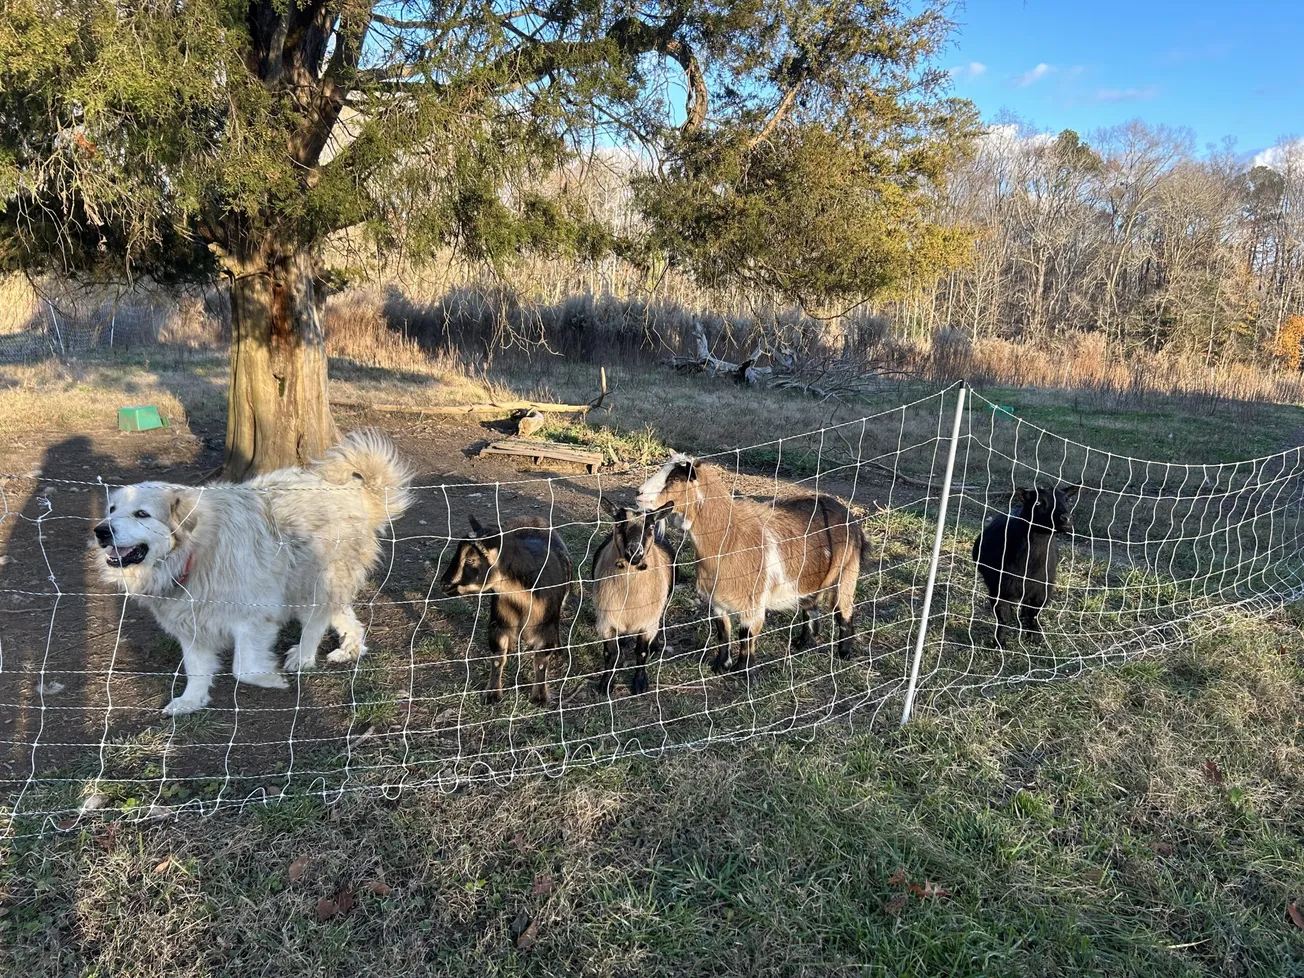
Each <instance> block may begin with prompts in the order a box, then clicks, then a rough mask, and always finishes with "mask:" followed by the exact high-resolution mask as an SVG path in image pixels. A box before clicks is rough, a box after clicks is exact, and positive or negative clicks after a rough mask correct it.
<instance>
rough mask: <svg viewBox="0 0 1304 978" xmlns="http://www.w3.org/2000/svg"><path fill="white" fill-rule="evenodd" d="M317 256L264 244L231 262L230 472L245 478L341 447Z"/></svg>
mask: <svg viewBox="0 0 1304 978" xmlns="http://www.w3.org/2000/svg"><path fill="white" fill-rule="evenodd" d="M315 269H316V262H315V261H314V259H313V256H312V255H311V254H309V253H307V252H305V251H302V250H295V249H292V248H286V249H270V248H269V249H264V250H263V251H261V252H260V253H259V254H258V256H257V257H254V258H251V259H249V260H245V261H239V262H229V263H228V272H229V274H230V275H231V388H230V392H229V394H228V400H227V419H226V460H225V462H224V464H223V469H222V475H223V477H224V478H226V479H231V480H236V481H238V480H242V479H246V478H248V477H250V476H253V475H257V474H259V473H262V472H270V471H271V470H273V469H279V468H284V467H286V466H292V465H304V464H306V463H307V462H310V461H312V460H313V459H315V458H319V457H320V456H321V454H322V453H323V452H324V451H325V450H326V449H327V448H329V447H330V446H331V445H333V444H334V443H335V442H336V440H337V438H338V432H337V430H336V428H335V422H334V419H333V418H332V417H331V412H330V403H329V400H328V392H327V382H326V340H325V335H324V333H323V327H322V314H323V312H324V309H323V307H322V303H321V302H319V300H318V295H317V289H316V286H315V283H314V274H313V273H314V271H315Z"/></svg>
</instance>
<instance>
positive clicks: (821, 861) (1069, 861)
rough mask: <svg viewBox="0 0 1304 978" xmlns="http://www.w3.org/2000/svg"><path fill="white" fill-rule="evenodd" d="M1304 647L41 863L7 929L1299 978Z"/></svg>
mask: <svg viewBox="0 0 1304 978" xmlns="http://www.w3.org/2000/svg"><path fill="white" fill-rule="evenodd" d="M1283 639H1284V640H1285V642H1286V646H1287V647H1286V649H1285V650H1284V651H1280V650H1279V645H1280V644H1281V643H1282V641H1283ZM1302 654H1304V644H1302V643H1301V641H1300V639H1299V637H1298V634H1297V633H1296V632H1295V630H1294V629H1293V628H1289V627H1281V626H1275V625H1272V624H1250V625H1246V626H1243V627H1241V628H1238V629H1237V630H1235V631H1234V632H1233V633H1231V634H1230V635H1229V636H1228V637H1226V638H1222V639H1218V640H1216V641H1215V640H1211V641H1206V642H1198V643H1196V644H1195V645H1194V646H1192V647H1189V648H1186V649H1182V650H1175V651H1174V652H1172V653H1171V654H1170V655H1169V656H1168V657H1167V658H1165V659H1161V660H1158V661H1156V662H1152V663H1147V664H1146V665H1145V666H1144V667H1141V668H1132V667H1125V668H1121V669H1115V670H1110V671H1102V672H1097V673H1094V674H1091V675H1089V676H1087V677H1086V678H1084V679H1082V680H1080V681H1078V682H1074V683H1068V684H1060V685H1055V686H1052V687H1046V688H1042V689H1039V690H1036V691H1026V692H1020V693H1016V694H1010V695H1005V696H1001V697H998V698H997V699H995V700H991V701H981V702H978V703H976V704H973V705H970V706H968V707H966V708H963V709H955V710H951V711H948V712H947V713H944V714H933V713H924V714H921V715H919V716H918V717H917V719H916V721H915V722H913V723H912V724H911V725H910V726H908V727H906V728H904V729H896V728H891V727H887V726H884V727H883V729H881V730H879V731H877V732H874V733H848V732H847V731H846V730H845V729H841V728H830V729H826V730H823V731H821V732H820V733H819V734H818V735H817V736H816V737H815V738H814V739H813V740H811V741H810V742H809V743H806V742H801V741H780V742H777V743H770V742H764V741H762V742H756V743H751V744H745V745H740V746H735V747H728V748H718V749H712V750H707V751H704V752H700V753H686V754H671V755H667V756H664V757H661V758H657V759H648V760H645V761H629V762H622V763H618V764H615V765H611V766H600V767H593V768H580V769H576V770H574V771H572V772H571V773H570V774H568V775H567V776H566V777H565V778H562V779H560V780H555V781H554V780H536V779H523V780H521V781H518V782H516V783H514V784H513V785H511V786H509V787H506V788H495V787H474V788H471V789H469V790H464V791H462V792H458V793H455V794H452V795H447V794H443V793H440V792H437V791H433V792H412V793H409V794H408V795H406V796H405V797H404V798H403V799H401V800H400V801H399V802H398V803H389V802H384V801H381V800H372V799H368V798H365V797H356V796H349V797H346V798H345V800H344V801H343V802H341V803H340V804H338V805H336V806H333V807H329V808H328V807H325V806H323V805H322V804H321V802H320V801H312V800H311V799H310V798H304V797H299V798H296V799H292V800H286V801H284V802H281V803H280V804H276V805H272V806H269V807H267V808H265V809H261V808H260V809H257V810H256V812H249V813H246V814H244V815H236V814H222V815H218V816H216V817H214V818H212V819H208V820H202V819H199V818H197V817H194V816H190V817H188V818H186V819H184V820H183V821H181V822H179V823H177V824H175V825H159V826H142V825H132V824H129V823H123V824H120V825H119V826H118V827H117V828H116V829H113V828H109V827H104V828H100V829H98V830H95V831H90V830H86V831H83V832H81V833H80V834H76V835H70V836H63V837H58V838H49V839H45V840H42V841H38V842H32V841H25V840H19V841H17V842H14V843H12V844H11V849H10V850H9V852H8V853H7V854H6V857H5V861H4V863H3V868H2V869H0V872H2V873H3V878H0V887H3V892H4V904H3V907H4V910H5V913H4V915H3V917H0V935H3V937H2V939H3V942H4V944H5V945H6V946H7V947H8V948H9V949H10V951H9V952H8V953H9V954H10V955H11V957H10V960H11V962H12V964H11V967H12V969H13V971H12V973H14V974H30V975H43V974H60V975H63V974H122V973H130V974H142V975H154V974H159V975H161V974H169V975H171V974H177V975H209V974H235V975H239V974H255V973H256V974H266V975H281V974H284V975H291V974H295V975H297V974H335V973H348V974H358V975H381V974H399V973H403V974H414V973H441V974H449V975H462V974H465V975H515V974H595V975H597V974H602V975H606V974H639V975H680V974H708V973H709V974H749V975H793V974H811V975H816V974H846V975H860V974H903V975H904V974H912V975H939V974H1000V975H1012V974H1019V975H1067V974H1103V975H1120V976H1122V975H1141V974H1144V975H1174V976H1177V975H1198V974H1210V975H1212V974H1218V975H1223V974H1239V975H1264V976H1268V975H1272V976H1282V975H1298V974H1301V973H1304V964H1301V962H1304V931H1301V930H1300V929H1298V928H1297V927H1296V926H1295V925H1294V924H1293V923H1291V921H1290V920H1289V919H1288V916H1287V909H1288V906H1289V905H1290V903H1291V902H1292V901H1304V866H1302V865H1301V862H1300V860H1299V852H1300V851H1301V846H1302V845H1304V829H1301V825H1300V821H1299V818H1298V813H1299V811H1300V807H1299V806H1300V804H1301V803H1302V802H1304V780H1302V776H1301V772H1302V771H1304V764H1301V761H1304V748H1302V746H1301V742H1300V734H1299V729H1298V716H1299V715H1300V712H1301V708H1302V707H1304V703H1302V702H1301V694H1300V689H1301V681H1304V669H1301V656H1302ZM1210 762H1212V766H1210ZM301 857H306V866H305V868H304V869H303V873H302V876H301V878H299V879H297V880H292V879H291V878H290V867H291V865H292V864H293V863H295V861H296V860H298V859H300V858H301ZM373 881H383V882H384V884H385V886H384V887H379V886H373V887H372V888H371V889H367V888H366V887H367V886H368V884H372V883H373ZM386 887H388V888H392V889H391V891H390V892H384V891H385V889H386ZM350 888H352V889H355V890H357V891H358V892H357V901H358V903H357V906H356V907H354V908H353V909H351V910H350V911H349V912H348V913H347V914H344V915H341V916H339V917H336V918H333V919H330V920H327V921H324V922H322V921H318V919H317V914H316V911H315V907H316V904H317V901H318V900H319V899H322V898H326V897H331V896H333V895H334V894H336V893H337V892H338V891H339V890H341V889H350ZM375 891H381V892H375ZM921 891H922V892H921ZM521 915H525V916H526V917H528V918H529V919H530V920H532V921H534V922H535V925H536V933H537V943H535V944H534V945H533V946H532V947H530V948H528V949H520V948H517V947H516V946H515V945H514V942H513V940H512V938H511V930H512V927H513V924H514V923H516V922H517V921H518V918H520V917H521Z"/></svg>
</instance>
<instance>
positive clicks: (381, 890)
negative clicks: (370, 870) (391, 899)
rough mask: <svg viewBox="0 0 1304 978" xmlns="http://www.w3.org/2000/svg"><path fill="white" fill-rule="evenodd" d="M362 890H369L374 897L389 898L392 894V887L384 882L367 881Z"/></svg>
mask: <svg viewBox="0 0 1304 978" xmlns="http://www.w3.org/2000/svg"><path fill="white" fill-rule="evenodd" d="M362 888H363V889H364V890H370V891H371V892H372V893H374V894H376V896H389V895H390V894H391V893H393V892H394V887H392V886H390V885H389V884H388V883H386V882H385V881H384V880H368V881H367V882H366V883H363V884H362Z"/></svg>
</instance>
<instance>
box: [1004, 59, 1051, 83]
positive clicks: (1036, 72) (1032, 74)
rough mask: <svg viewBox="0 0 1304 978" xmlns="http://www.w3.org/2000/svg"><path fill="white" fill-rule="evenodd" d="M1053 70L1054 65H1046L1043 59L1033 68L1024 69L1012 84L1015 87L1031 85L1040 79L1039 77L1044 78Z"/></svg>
mask: <svg viewBox="0 0 1304 978" xmlns="http://www.w3.org/2000/svg"><path fill="white" fill-rule="evenodd" d="M1054 70H1055V66H1054V65H1048V64H1046V62H1044V61H1043V62H1042V63H1041V64H1039V65H1037V67H1035V68H1033V69H1032V70H1031V71H1025V72H1024V73H1023V74H1022V75H1020V76H1019V77H1018V78H1017V79H1016V80H1015V82H1014V84H1015V86H1016V87H1017V88H1026V87H1027V86H1029V85H1031V84H1032V83H1033V82H1035V81H1041V79H1043V78H1045V77H1046V76H1047V75H1049V74H1050V73H1051V72H1052V71H1054Z"/></svg>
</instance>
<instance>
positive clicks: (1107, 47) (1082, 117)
mask: <svg viewBox="0 0 1304 978" xmlns="http://www.w3.org/2000/svg"><path fill="white" fill-rule="evenodd" d="M955 19H956V20H957V21H959V24H960V26H959V28H958V31H957V33H956V35H955V38H954V42H955V43H954V44H953V46H952V48H951V50H950V51H949V52H948V53H947V60H946V61H945V62H944V63H945V64H946V66H947V67H954V72H953V74H954V78H955V94H956V95H960V96H963V97H965V98H968V99H972V100H973V101H974V102H975V103H976V104H977V106H978V108H979V109H980V111H981V112H982V114H983V117H984V118H985V119H988V120H993V119H995V117H996V115H997V113H999V112H1000V111H1001V110H1002V109H1008V110H1010V111H1012V112H1014V113H1015V114H1016V115H1017V116H1018V117H1019V118H1020V119H1021V120H1023V121H1025V122H1029V123H1031V124H1033V125H1034V126H1035V127H1036V128H1038V129H1042V130H1050V131H1054V132H1058V131H1059V130H1061V129H1066V128H1068V129H1076V130H1077V131H1078V132H1079V133H1082V134H1083V135H1085V134H1087V133H1089V132H1090V131H1091V130H1092V129H1095V128H1097V127H1100V126H1111V125H1116V124H1118V123H1122V122H1127V121H1128V120H1129V119H1135V118H1140V119H1143V120H1144V121H1146V122H1149V123H1165V124H1167V125H1172V126H1188V127H1190V128H1191V129H1192V130H1194V132H1195V136H1196V144H1197V147H1198V148H1199V149H1200V150H1203V149H1204V147H1205V145H1206V144H1207V143H1220V142H1221V140H1222V138H1223V137H1224V136H1234V137H1236V149H1237V151H1238V152H1239V153H1241V154H1243V155H1245V156H1253V155H1254V154H1256V153H1258V152H1260V151H1262V150H1263V149H1265V148H1267V147H1269V146H1271V145H1273V144H1275V143H1277V142H1278V141H1279V140H1280V139H1281V138H1282V137H1304V0H1242V2H1239V3H1228V2H1226V0H1186V2H1184V3H1178V2H1173V0H1130V2H1119V0H1094V2H1091V3H1084V2H1080V0H967V2H965V3H964V4H963V6H962V7H961V8H960V9H959V10H958V11H957V12H956V15H955Z"/></svg>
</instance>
